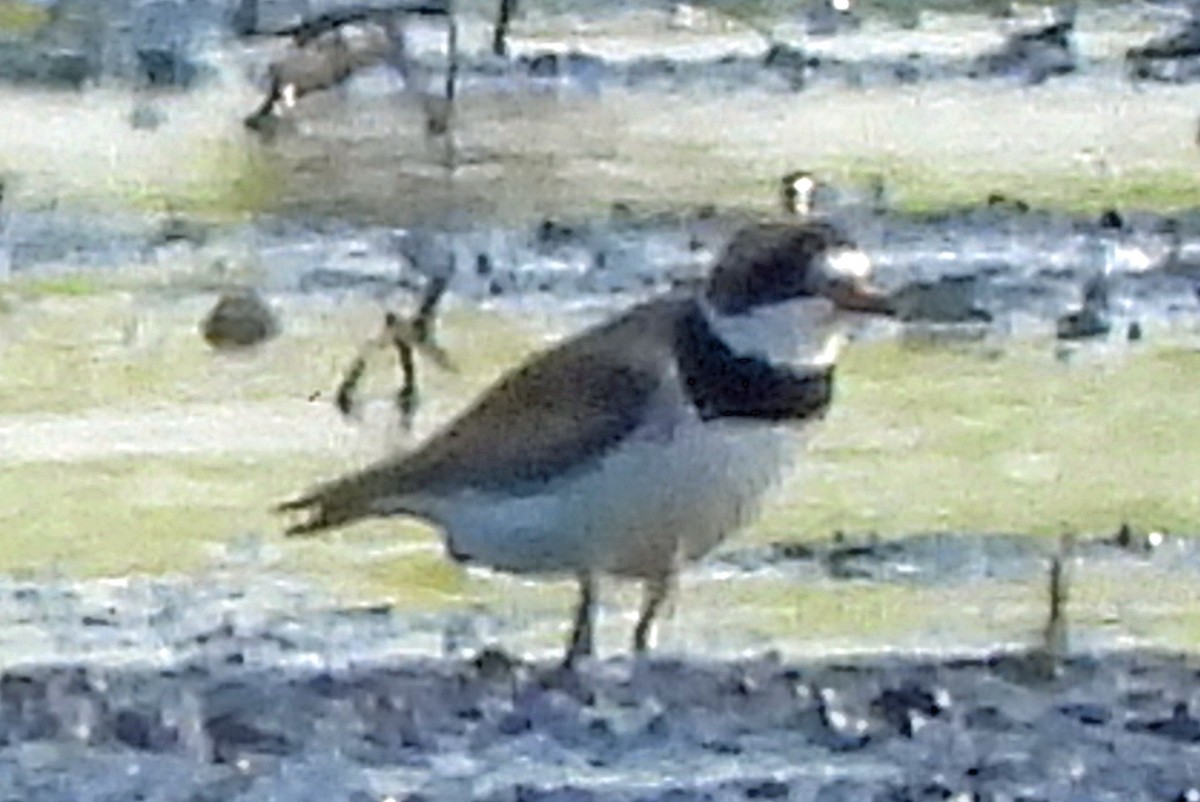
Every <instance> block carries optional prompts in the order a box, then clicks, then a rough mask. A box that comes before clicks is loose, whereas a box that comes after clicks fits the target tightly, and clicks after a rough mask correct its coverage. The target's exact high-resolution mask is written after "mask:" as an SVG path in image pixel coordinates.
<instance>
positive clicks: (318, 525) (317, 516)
mask: <svg viewBox="0 0 1200 802" xmlns="http://www.w3.org/2000/svg"><path fill="white" fill-rule="evenodd" d="M377 480H378V471H376V470H368V471H364V472H361V473H355V474H351V475H350V476H347V477H344V478H342V479H335V480H333V481H332V482H327V483H326V484H323V485H319V486H318V487H316V488H314V489H313V490H310V491H309V492H308V493H305V494H304V495H302V496H300V497H299V498H294V499H291V500H290V501H285V502H283V503H282V504H279V505H278V506H276V507H275V512H278V513H287V512H297V511H299V512H303V513H306V517H305V518H304V520H302V521H300V522H299V523H296V524H293V525H292V526H290V527H288V528H287V530H286V531H285V534H286V535H288V536H289V537H290V536H295V535H311V534H316V533H318V532H323V531H325V530H327V529H334V528H336V527H339V526H345V525H346V524H350V523H353V522H354V521H357V520H359V519H362V518H366V517H368V516H370V515H373V514H374V511H373V509H372V501H373V500H374V498H375V494H374V492H373V488H374V486H375V485H376V484H377Z"/></svg>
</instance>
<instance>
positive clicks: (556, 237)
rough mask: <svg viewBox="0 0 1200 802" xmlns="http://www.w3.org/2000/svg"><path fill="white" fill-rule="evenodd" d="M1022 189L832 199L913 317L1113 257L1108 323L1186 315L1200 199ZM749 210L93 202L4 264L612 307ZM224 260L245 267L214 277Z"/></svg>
mask: <svg viewBox="0 0 1200 802" xmlns="http://www.w3.org/2000/svg"><path fill="white" fill-rule="evenodd" d="M1020 205H1021V204H1020V201H1019V200H1013V201H1002V202H993V203H991V204H981V205H980V206H979V207H978V208H976V209H969V210H963V211H961V212H947V213H943V214H938V215H923V216H915V215H905V214H901V213H897V212H892V211H888V210H876V209H873V208H871V207H870V206H866V205H862V204H853V203H850V204H846V205H843V206H841V207H839V208H835V209H834V210H833V212H832V214H833V216H834V217H835V218H837V219H840V220H841V221H842V222H843V223H844V225H846V227H847V228H848V230H851V231H854V232H855V236H856V239H857V240H858V242H859V243H860V245H861V246H862V247H864V248H865V249H866V250H867V251H868V253H870V254H871V255H872V257H873V259H874V261H875V263H876V266H877V271H878V278H879V281H880V283H881V284H882V285H883V286H884V287H886V288H887V289H890V290H893V291H896V292H898V293H900V294H901V296H903V297H906V298H910V299H911V304H910V306H909V307H908V310H907V312H906V313H905V316H906V319H907V320H909V321H910V322H927V323H944V324H962V325H965V326H968V327H969V326H975V327H979V326H981V325H982V326H984V327H985V328H987V329H988V330H989V331H992V332H995V333H997V334H1000V335H1005V334H1021V333H1022V332H1025V333H1028V332H1029V331H1031V330H1037V329H1038V328H1041V329H1043V330H1044V329H1045V327H1046V326H1050V327H1051V329H1052V328H1053V325H1054V321H1055V320H1056V319H1057V318H1058V317H1059V316H1061V315H1062V314H1063V313H1064V312H1065V311H1067V310H1068V309H1070V308H1072V307H1077V306H1078V305H1079V304H1080V302H1081V299H1082V296H1083V287H1084V285H1085V284H1086V283H1087V282H1088V281H1089V280H1091V279H1093V278H1094V277H1096V276H1099V275H1101V274H1104V273H1105V272H1106V271H1107V272H1108V275H1109V280H1108V281H1107V284H1108V287H1109V302H1110V305H1111V308H1112V310H1113V315H1114V319H1115V321H1116V322H1117V323H1118V324H1119V325H1118V326H1117V328H1118V330H1119V331H1124V330H1125V328H1126V327H1127V325H1128V324H1130V323H1133V322H1137V323H1138V324H1139V325H1140V326H1143V327H1144V326H1146V325H1147V324H1150V325H1151V326H1152V327H1154V326H1156V325H1158V324H1160V323H1161V324H1163V325H1164V326H1166V327H1168V328H1170V327H1172V326H1177V325H1185V326H1187V325H1190V323H1191V321H1193V320H1194V319H1195V317H1196V315H1197V313H1200V295H1198V294H1197V293H1198V292H1200V214H1197V213H1192V212H1189V213H1185V214H1181V215H1170V216H1167V215H1155V214H1148V213H1142V214H1129V215H1127V216H1121V215H1120V214H1119V213H1117V215H1116V219H1118V220H1119V221H1120V226H1119V227H1114V226H1112V225H1111V221H1112V218H1113V214H1112V213H1109V214H1107V215H1101V216H1100V218H1099V219H1097V218H1095V217H1090V216H1089V217H1085V216H1081V215H1068V214H1060V213H1051V212H1038V211H1036V210H1033V211H1026V210H1024V209H1019V208H1016V209H1014V208H1013V207H1016V206H1020ZM752 219H753V216H752V215H750V214H745V213H722V212H718V211H716V210H712V209H700V210H693V211H691V212H679V213H670V214H656V215H642V216H638V215H637V214H635V213H633V212H631V211H629V210H628V209H627V208H626V207H624V206H623V205H621V204H617V205H615V206H614V210H613V212H612V213H611V214H610V215H609V216H608V217H607V218H600V219H592V220H584V221H559V220H555V219H553V218H543V219H542V221H541V222H538V223H534V224H530V225H528V226H521V227H516V228H513V227H498V226H476V227H474V228H468V229H465V230H457V231H446V230H444V229H407V230H405V229H395V228H390V227H377V226H376V227H365V226H355V225H353V224H349V223H338V222H332V221H325V222H320V223H308V224H306V223H304V222H301V221H297V220H295V219H286V220H285V219H283V218H279V219H276V220H272V219H269V218H268V219H264V220H262V221H260V222H258V223H254V224H250V225H245V226H234V227H225V228H216V227H205V226H201V225H195V226H194V227H188V226H187V225H181V224H180V223H179V222H178V221H167V222H166V223H163V222H161V221H158V222H152V221H150V220H149V219H143V220H139V221H138V222H137V223H136V224H135V225H134V226H132V227H131V226H122V227H118V226H112V225H110V226H108V227H106V226H104V221H103V220H102V219H96V218H92V217H88V216H78V217H74V218H72V217H71V216H60V215H57V214H55V213H48V214H41V213H24V212H14V213H12V214H11V215H10V220H9V225H8V254H9V256H8V263H9V269H10V271H11V276H12V278H14V279H18V280H22V279H25V280H29V281H33V282H36V281H37V280H39V279H53V278H61V277H62V276H63V275H69V274H79V275H81V276H84V277H85V279H86V278H87V277H89V276H90V277H91V278H92V279H93V280H94V281H95V282H96V283H97V286H101V287H102V286H103V285H104V283H105V281H106V280H109V275H108V272H107V271H114V273H115V276H116V278H113V279H111V280H114V281H119V276H120V271H121V270H126V271H128V270H129V269H130V268H132V269H134V270H138V269H142V270H143V271H147V274H148V271H153V270H155V269H156V266H157V265H170V264H171V263H172V262H173V261H174V262H176V263H179V262H185V263H187V264H189V265H196V264H201V265H203V264H207V265H208V266H209V269H207V270H205V269H203V268H202V269H200V270H199V271H198V272H192V273H190V274H186V275H183V276H181V278H180V279H179V281H177V282H176V283H174V284H172V281H171V279H170V268H169V267H168V268H167V269H166V270H165V271H164V272H163V273H162V274H160V278H159V279H158V283H159V285H160V288H159V289H158V290H155V289H153V284H154V283H155V282H154V281H150V282H149V285H148V287H147V288H146V289H145V291H148V292H152V293H153V292H166V293H169V294H179V293H187V292H188V291H189V290H188V286H189V283H190V284H191V291H202V292H203V291H208V290H211V289H213V288H216V287H219V286H221V284H222V282H223V281H230V280H234V281H238V282H249V283H252V284H253V285H255V286H256V287H257V288H259V289H261V290H264V291H265V292H267V293H270V294H277V295H279V294H282V295H295V294H300V295H311V294H316V295H322V296H333V297H336V296H338V295H340V294H343V293H347V292H349V293H355V294H363V295H366V296H370V297H377V298H386V297H389V296H393V295H397V294H399V295H400V296H403V295H404V294H408V293H414V292H416V291H417V290H418V289H419V288H420V287H421V286H422V285H423V283H424V282H426V281H427V280H428V277H429V276H430V275H437V274H451V275H452V278H451V283H450V294H451V296H452V297H457V298H458V299H461V300H462V301H465V302H469V303H475V302H480V301H500V302H505V301H512V302H514V303H518V304H527V303H533V304H535V305H537V304H545V305H546V306H547V308H551V309H553V308H562V306H563V305H566V306H567V307H569V306H572V305H578V304H583V305H595V304H599V305H601V306H604V307H608V306H614V305H615V306H621V305H625V304H628V303H630V302H632V299H635V298H638V297H645V296H647V295H649V294H651V293H654V292H659V291H662V290H665V289H667V288H670V287H671V286H674V285H676V284H678V283H680V282H685V281H688V280H690V279H692V278H694V277H696V276H699V275H701V274H702V273H703V271H704V270H705V269H707V266H708V264H710V263H711V261H712V259H713V258H715V257H716V256H717V255H718V254H719V253H720V250H721V248H722V247H723V243H724V242H725V241H726V239H727V238H728V236H729V235H730V234H731V233H732V231H734V230H735V229H736V228H737V226H738V225H741V224H744V223H745V222H748V221H749V220H752ZM1172 231H1174V232H1177V233H1174V234H1173V233H1171V232H1172ZM97 243H99V245H97ZM949 243H954V247H953V249H949V248H948V247H947V246H948V244H949ZM1173 248H1174V249H1175V250H1174V251H1173V250H1172V249H1173ZM229 263H233V264H239V263H241V264H242V265H243V267H244V266H245V265H246V264H249V265H250V266H251V267H250V269H249V270H247V271H244V275H242V276H234V277H233V278H229V277H224V276H222V273H221V270H222V265H227V264H229ZM18 286H19V285H18ZM1029 324H1032V326H1033V328H1032V329H1031V328H1030V325H1029ZM892 333H895V330H893V331H892Z"/></svg>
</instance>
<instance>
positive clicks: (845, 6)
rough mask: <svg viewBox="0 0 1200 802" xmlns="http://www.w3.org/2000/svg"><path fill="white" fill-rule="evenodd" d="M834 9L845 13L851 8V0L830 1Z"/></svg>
mask: <svg viewBox="0 0 1200 802" xmlns="http://www.w3.org/2000/svg"><path fill="white" fill-rule="evenodd" d="M830 5H831V6H833V10H834V11H841V12H842V13H845V12H847V11H849V10H850V0H832V2H831V3H830Z"/></svg>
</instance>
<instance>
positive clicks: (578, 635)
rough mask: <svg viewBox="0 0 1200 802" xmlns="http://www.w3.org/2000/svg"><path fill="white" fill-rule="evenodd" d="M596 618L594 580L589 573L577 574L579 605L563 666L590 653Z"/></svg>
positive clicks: (569, 666) (572, 663) (570, 665)
mask: <svg viewBox="0 0 1200 802" xmlns="http://www.w3.org/2000/svg"><path fill="white" fill-rule="evenodd" d="M595 618H596V580H595V578H593V577H592V575H591V574H589V573H587V572H582V573H580V574H579V606H578V607H577V608H575V627H574V629H572V630H571V641H570V644H569V645H568V646H567V655H566V657H565V658H563V668H571V667H572V666H574V665H575V662H576V661H577V660H578V659H579V658H580V657H587V656H589V655H591V653H592V646H593V643H592V629H593V625H594V623H595Z"/></svg>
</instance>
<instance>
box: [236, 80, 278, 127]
mask: <svg viewBox="0 0 1200 802" xmlns="http://www.w3.org/2000/svg"><path fill="white" fill-rule="evenodd" d="M279 99H280V92H279V82H278V81H275V80H272V81H271V87H270V89H268V90H267V94H266V97H264V98H263V102H262V103H260V104H259V106H258V108H257V109H255V110H254V111H253V112H251V113H250V114H249V115H247V116H246V119H245V120H244V121H243V122H244V123H245V126H246V127H247V128H250V129H258V128H261V127H262V126H263V121H264V120H266V119H267V118H268V117H270V116H271V114H272V113H274V111H275V105H276V104H277V103H278V102H279Z"/></svg>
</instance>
